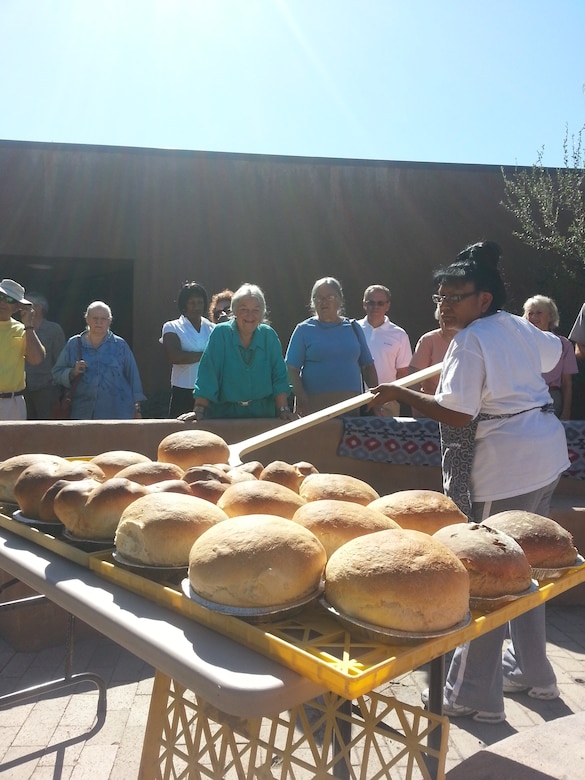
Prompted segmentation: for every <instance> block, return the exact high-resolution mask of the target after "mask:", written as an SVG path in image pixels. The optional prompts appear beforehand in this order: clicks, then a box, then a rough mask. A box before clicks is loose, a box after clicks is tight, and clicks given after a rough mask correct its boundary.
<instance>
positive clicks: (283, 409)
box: [278, 406, 290, 414]
mask: <svg viewBox="0 0 585 780" xmlns="http://www.w3.org/2000/svg"><path fill="white" fill-rule="evenodd" d="M282 412H290V406H279V407H278V413H279V414H281V413H282Z"/></svg>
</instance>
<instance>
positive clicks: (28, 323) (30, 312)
mask: <svg viewBox="0 0 585 780" xmlns="http://www.w3.org/2000/svg"><path fill="white" fill-rule="evenodd" d="M34 315H35V310H34V308H33V307H32V306H31V305H30V304H24V303H23V304H22V308H21V309H20V321H21V322H22V324H23V325H24V327H25V328H30V327H32V326H33V325H34Z"/></svg>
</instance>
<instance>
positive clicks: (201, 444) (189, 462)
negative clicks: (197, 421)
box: [157, 430, 230, 471]
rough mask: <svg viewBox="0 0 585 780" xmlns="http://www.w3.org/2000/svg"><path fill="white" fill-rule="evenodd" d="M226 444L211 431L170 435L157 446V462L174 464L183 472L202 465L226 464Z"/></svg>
mask: <svg viewBox="0 0 585 780" xmlns="http://www.w3.org/2000/svg"><path fill="white" fill-rule="evenodd" d="M229 454H230V449H229V447H228V445H227V443H226V442H225V441H224V440H223V439H222V438H221V436H217V434H215V433H211V431H201V430H187V431H176V432H175V433H170V434H169V435H168V436H165V438H164V439H163V440H162V441H161V442H160V444H159V445H158V455H157V458H158V460H160V461H162V462H163V463H176V464H177V466H180V467H181V468H182V469H183V471H187V469H189V468H191V466H202V465H203V464H204V463H222V462H223V463H227V462H228V458H229Z"/></svg>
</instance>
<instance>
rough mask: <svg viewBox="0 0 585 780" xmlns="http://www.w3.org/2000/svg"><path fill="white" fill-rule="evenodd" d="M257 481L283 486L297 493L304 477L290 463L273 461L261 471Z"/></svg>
mask: <svg viewBox="0 0 585 780" xmlns="http://www.w3.org/2000/svg"><path fill="white" fill-rule="evenodd" d="M258 479H261V480H264V481H266V482H276V483H277V484H278V485H284V486H285V487H287V488H289V489H290V490H294V491H295V493H298V492H299V487H300V484H301V482H302V481H303V479H304V477H303V476H302V475H301V474H299V473H298V472H297V471H296V469H295V467H294V466H293V465H292V463H286V461H284V460H273V461H272V463H269V464H268V465H267V466H265V467H264V468H263V469H262V472H261V473H260V476H259V477H258Z"/></svg>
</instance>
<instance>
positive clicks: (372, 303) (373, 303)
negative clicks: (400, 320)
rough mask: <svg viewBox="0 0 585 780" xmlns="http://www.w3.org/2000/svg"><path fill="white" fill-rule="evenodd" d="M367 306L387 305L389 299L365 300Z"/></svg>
mask: <svg viewBox="0 0 585 780" xmlns="http://www.w3.org/2000/svg"><path fill="white" fill-rule="evenodd" d="M364 303H365V304H366V306H386V304H387V303H389V301H364Z"/></svg>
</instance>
